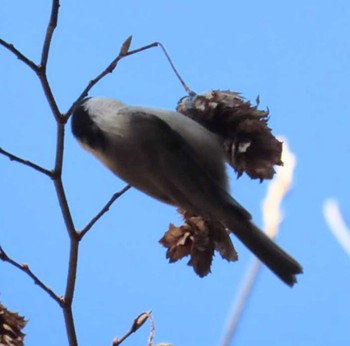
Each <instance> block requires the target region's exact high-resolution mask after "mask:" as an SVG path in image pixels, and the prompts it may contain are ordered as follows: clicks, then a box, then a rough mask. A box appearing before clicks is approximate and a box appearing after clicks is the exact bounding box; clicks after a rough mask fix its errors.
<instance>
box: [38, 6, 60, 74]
mask: <svg viewBox="0 0 350 346" xmlns="http://www.w3.org/2000/svg"><path fill="white" fill-rule="evenodd" d="M59 7H60V1H59V0H53V1H52V8H51V15H50V20H49V24H48V25H47V29H46V35H45V40H44V44H43V49H42V53H41V67H42V68H43V69H44V70H46V65H47V59H48V57H49V50H50V46H51V40H52V36H53V33H54V31H55V28H56V26H57V19H58V9H59Z"/></svg>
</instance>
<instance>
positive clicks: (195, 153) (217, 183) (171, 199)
mask: <svg viewBox="0 0 350 346" xmlns="http://www.w3.org/2000/svg"><path fill="white" fill-rule="evenodd" d="M71 129H72V133H73V135H74V137H75V138H76V139H77V140H78V142H79V143H80V144H81V145H82V147H83V148H84V149H86V150H87V151H88V152H90V153H91V154H93V155H94V156H95V157H96V158H97V159H98V160H100V161H101V162H102V163H103V164H104V165H105V166H106V167H107V168H109V169H110V170H111V171H112V172H113V173H114V174H115V175H116V176H118V177H119V178H121V179H122V180H124V181H125V182H127V183H128V184H129V185H131V186H133V187H135V188H137V189H139V190H141V191H142V192H144V193H146V194H147V195H149V196H151V197H153V198H155V199H157V200H159V201H162V202H164V203H166V204H169V205H172V206H175V207H179V208H182V209H184V210H187V211H191V212H193V213H195V214H197V215H199V216H202V217H204V218H206V219H209V220H213V221H216V222H220V223H221V224H222V225H223V226H224V227H226V228H227V229H228V230H230V231H231V232H232V233H233V234H234V235H235V236H236V237H237V238H238V239H239V240H240V241H241V242H242V243H243V244H244V245H245V246H246V247H247V248H248V249H249V250H250V251H252V252H253V253H254V254H255V256H257V257H258V258H259V259H260V260H261V261H262V262H263V263H264V264H265V265H266V266H267V267H269V268H270V269H271V270H272V272H274V273H275V274H276V275H277V276H278V277H279V278H280V279H281V280H282V281H284V282H285V283H286V284H287V285H289V286H293V285H294V283H296V281H297V280H296V275H297V274H300V273H302V271H303V269H302V267H301V265H300V264H299V263H298V262H297V261H296V260H295V259H294V258H293V257H292V256H290V255H289V254H288V253H287V252H286V251H284V250H283V249H282V248H281V247H279V246H278V245H277V244H276V243H275V242H274V241H272V240H271V239H270V238H269V237H268V236H267V235H266V234H265V233H264V232H263V231H261V230H260V229H259V228H258V227H257V226H256V225H255V224H254V223H253V221H252V216H251V214H250V213H249V212H248V211H247V210H246V209H245V208H244V207H243V206H242V205H241V204H240V203H239V202H237V201H236V199H234V197H232V196H231V195H230V187H229V183H228V175H227V172H226V164H225V155H224V153H223V150H222V147H221V144H220V141H219V139H218V137H217V135H216V134H214V133H213V132H211V131H209V130H207V129H206V128H205V127H203V126H202V125H200V124H199V123H197V122H196V121H195V120H192V119H190V118H188V117H186V116H185V115H183V114H181V113H179V112H175V111H170V110H165V109H157V108H148V107H142V106H129V105H126V104H124V103H122V102H120V101H117V100H115V99H112V98H108V97H87V98H85V99H83V100H82V101H80V102H79V103H77V104H76V106H75V108H74V110H73V114H72V119H71Z"/></svg>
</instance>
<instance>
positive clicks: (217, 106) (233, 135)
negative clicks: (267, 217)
mask: <svg viewBox="0 0 350 346" xmlns="http://www.w3.org/2000/svg"><path fill="white" fill-rule="evenodd" d="M258 105H259V99H257V104H256V105H255V106H253V105H252V104H251V103H250V102H249V101H245V100H244V99H243V98H242V97H241V96H240V94H239V93H237V92H233V91H220V90H212V91H209V92H207V93H204V94H202V95H196V94H194V93H192V94H190V95H189V96H185V97H183V98H182V99H180V101H179V102H178V105H177V111H178V112H180V113H182V114H184V115H186V116H188V117H190V118H192V119H193V120H195V121H197V122H199V123H200V124H202V125H203V126H205V127H206V128H207V129H208V130H210V131H212V132H214V133H216V134H217V135H219V136H220V138H221V139H222V145H223V149H224V151H225V154H226V157H227V161H228V163H229V164H230V165H231V166H232V167H233V168H234V170H235V171H236V172H237V176H238V177H240V176H241V175H242V174H243V173H244V172H246V173H247V174H248V175H249V176H250V177H251V178H252V179H260V181H262V180H264V179H271V178H272V177H273V175H274V173H275V169H274V165H283V162H282V161H281V154H282V142H280V141H279V140H277V139H276V138H275V137H274V136H273V134H272V132H271V129H270V128H269V127H268V125H267V122H268V119H269V111H268V110H267V111H264V110H259V109H258Z"/></svg>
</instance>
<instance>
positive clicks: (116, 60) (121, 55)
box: [64, 42, 193, 121]
mask: <svg viewBox="0 0 350 346" xmlns="http://www.w3.org/2000/svg"><path fill="white" fill-rule="evenodd" d="M158 46H159V47H160V48H161V49H162V51H163V52H164V54H165V56H166V58H167V60H168V62H169V63H170V66H171V68H172V69H173V71H174V73H175V74H176V76H177V78H178V79H179V81H180V83H181V84H182V85H183V87H184V88H185V90H186V91H187V92H188V93H190V94H191V93H193V92H192V91H191V89H190V88H189V87H188V86H187V84H186V83H185V82H184V80H183V79H182V77H181V76H180V74H179V72H178V71H177V69H176V67H175V65H174V64H173V62H172V60H171V58H170V56H169V54H168V52H167V51H166V49H165V47H164V46H163V45H162V44H161V43H160V42H153V43H151V44H148V45H146V46H143V47H141V48H137V49H134V50H130V51H128V52H127V53H124V52H121V53H119V55H118V56H117V57H116V58H114V59H113V60H112V62H111V63H110V64H109V65H108V66H107V67H106V68H105V69H104V70H103V71H102V72H101V73H100V74H99V75H97V76H96V77H95V78H94V79H92V80H91V81H90V82H89V84H88V85H87V86H86V88H85V89H84V90H83V91H82V93H81V94H80V96H79V97H78V98H77V99H76V101H75V102H74V103H73V104H72V106H71V107H70V108H69V109H68V111H67V112H66V113H65V114H64V118H65V120H66V121H67V120H68V118H69V117H70V116H71V114H72V112H73V110H74V109H75V107H76V105H77V104H79V103H80V102H81V101H82V100H83V98H84V97H86V96H87V95H88V93H89V91H90V90H91V89H92V88H93V87H94V86H95V85H96V84H97V83H98V82H99V81H100V80H101V79H102V78H104V77H105V76H106V75H107V74H109V73H112V72H113V71H114V69H115V68H116V67H117V65H118V63H119V61H120V60H122V59H123V58H125V57H127V56H130V55H133V54H136V53H140V52H142V51H144V50H148V49H151V48H154V47H158Z"/></svg>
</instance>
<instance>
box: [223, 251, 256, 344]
mask: <svg viewBox="0 0 350 346" xmlns="http://www.w3.org/2000/svg"><path fill="white" fill-rule="evenodd" d="M260 268H261V262H260V261H259V260H258V259H256V258H253V259H252V262H251V264H250V266H249V267H248V269H247V271H246V273H245V277H244V278H243V279H242V281H241V285H240V288H239V289H238V293H237V294H236V297H235V300H234V303H233V308H232V311H233V313H232V316H231V318H230V323H229V325H228V327H227V330H226V331H225V336H224V340H223V342H222V344H221V345H222V346H230V345H231V344H232V338H233V336H234V334H235V332H236V330H237V327H238V323H239V321H240V320H241V317H242V315H243V312H244V309H245V307H246V305H247V302H248V299H249V297H250V294H251V292H252V290H253V288H254V284H255V283H256V279H257V276H258V274H259V270H260Z"/></svg>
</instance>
